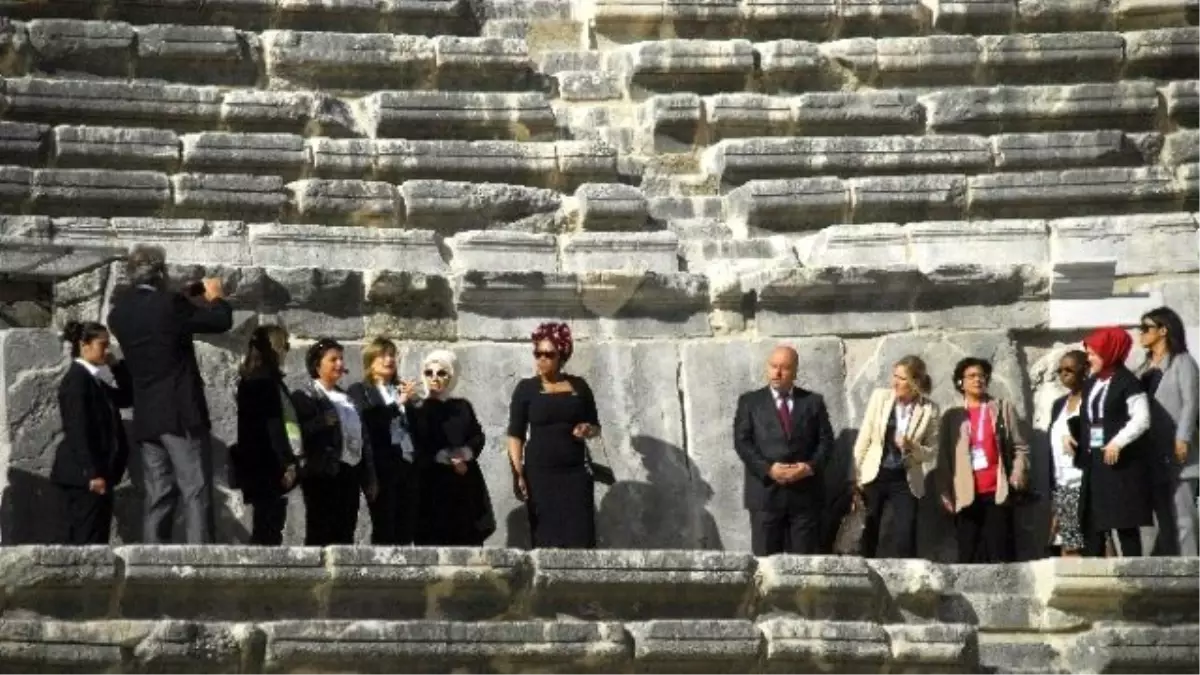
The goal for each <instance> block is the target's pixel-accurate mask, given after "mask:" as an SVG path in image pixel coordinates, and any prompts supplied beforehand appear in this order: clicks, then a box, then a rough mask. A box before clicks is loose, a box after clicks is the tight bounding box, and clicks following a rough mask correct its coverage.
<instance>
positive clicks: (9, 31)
mask: <svg viewBox="0 0 1200 675" xmlns="http://www.w3.org/2000/svg"><path fill="white" fill-rule="evenodd" d="M29 51H30V50H29V31H28V30H26V26H25V23H24V22H20V21H9V22H7V23H6V24H5V25H4V27H3V28H0V75H23V74H25V73H27V72H29V56H30V54H29Z"/></svg>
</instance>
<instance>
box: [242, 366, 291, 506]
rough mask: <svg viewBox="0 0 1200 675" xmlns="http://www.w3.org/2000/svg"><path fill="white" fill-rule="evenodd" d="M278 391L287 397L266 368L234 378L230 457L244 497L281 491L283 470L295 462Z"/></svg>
mask: <svg viewBox="0 0 1200 675" xmlns="http://www.w3.org/2000/svg"><path fill="white" fill-rule="evenodd" d="M280 394H282V395H284V396H290V394H289V393H288V390H287V387H286V386H285V385H284V383H283V379H282V378H281V377H280V376H278V375H276V374H273V373H270V372H268V371H266V370H262V371H260V372H256V373H249V374H247V375H245V376H243V377H241V378H239V379H238V384H237V439H238V440H237V445H236V446H235V447H231V448H230V458H231V460H232V462H233V464H234V469H235V471H236V472H237V479H238V480H237V483H238V487H239V488H241V490H242V494H244V495H245V496H246V498H247V499H248V500H254V499H260V498H268V497H274V496H279V495H282V494H284V493H285V490H284V489H283V474H284V471H286V470H287V467H288V466H289V465H292V464H295V463H296V462H297V459H296V456H295V455H294V454H293V453H292V446H291V445H290V444H289V443H288V439H287V430H286V429H285V428H284V423H283V402H282V401H281V400H280ZM297 421H299V420H297Z"/></svg>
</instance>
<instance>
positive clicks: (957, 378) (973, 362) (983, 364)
mask: <svg viewBox="0 0 1200 675" xmlns="http://www.w3.org/2000/svg"><path fill="white" fill-rule="evenodd" d="M975 367H979V368H982V369H983V379H984V380H986V381H987V382H988V383H991V381H992V362H991V361H988V360H987V359H981V358H979V357H978V356H968V357H966V358H965V359H962V360H961V361H959V362H958V363H957V364H956V365H955V366H954V389H955V390H956V391H957V392H958V393H960V394H961V393H963V386H962V381H963V375H966V373H967V370H968V369H969V368H975Z"/></svg>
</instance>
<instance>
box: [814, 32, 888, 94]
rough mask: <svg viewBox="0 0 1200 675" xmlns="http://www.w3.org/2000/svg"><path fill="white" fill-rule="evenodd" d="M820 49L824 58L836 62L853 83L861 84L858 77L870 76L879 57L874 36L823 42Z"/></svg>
mask: <svg viewBox="0 0 1200 675" xmlns="http://www.w3.org/2000/svg"><path fill="white" fill-rule="evenodd" d="M820 49H821V53H822V54H823V55H824V56H825V58H827V59H828V60H829V61H830V62H831V63H836V64H837V65H838V67H839V68H840V69H841V70H842V71H844V73H845V77H847V78H848V79H849V80H850V81H851V82H852V83H854V84H861V83H860V82H858V80H860V79H869V78H870V76H871V73H873V72H874V71H875V66H876V62H877V60H878V57H879V52H878V50H877V49H876V48H875V40H874V38H867V37H858V38H848V39H844V40H834V41H832V42H824V43H822V44H821V46H820Z"/></svg>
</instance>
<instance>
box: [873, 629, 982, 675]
mask: <svg viewBox="0 0 1200 675" xmlns="http://www.w3.org/2000/svg"><path fill="white" fill-rule="evenodd" d="M883 630H884V632H885V633H886V634H887V639H888V644H889V646H890V659H889V661H890V663H889V668H888V669H889V670H891V671H892V672H896V671H899V672H905V671H909V670H912V671H920V672H922V673H961V672H964V671H967V672H969V671H971V670H973V669H975V668H977V667H978V663H979V645H978V637H977V635H976V631H977V630H978V629H977V628H976V627H975V626H972V625H968V624H967V623H966V622H962V623H947V624H931V623H927V624H907V623H901V624H890V625H884V627H883Z"/></svg>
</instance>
